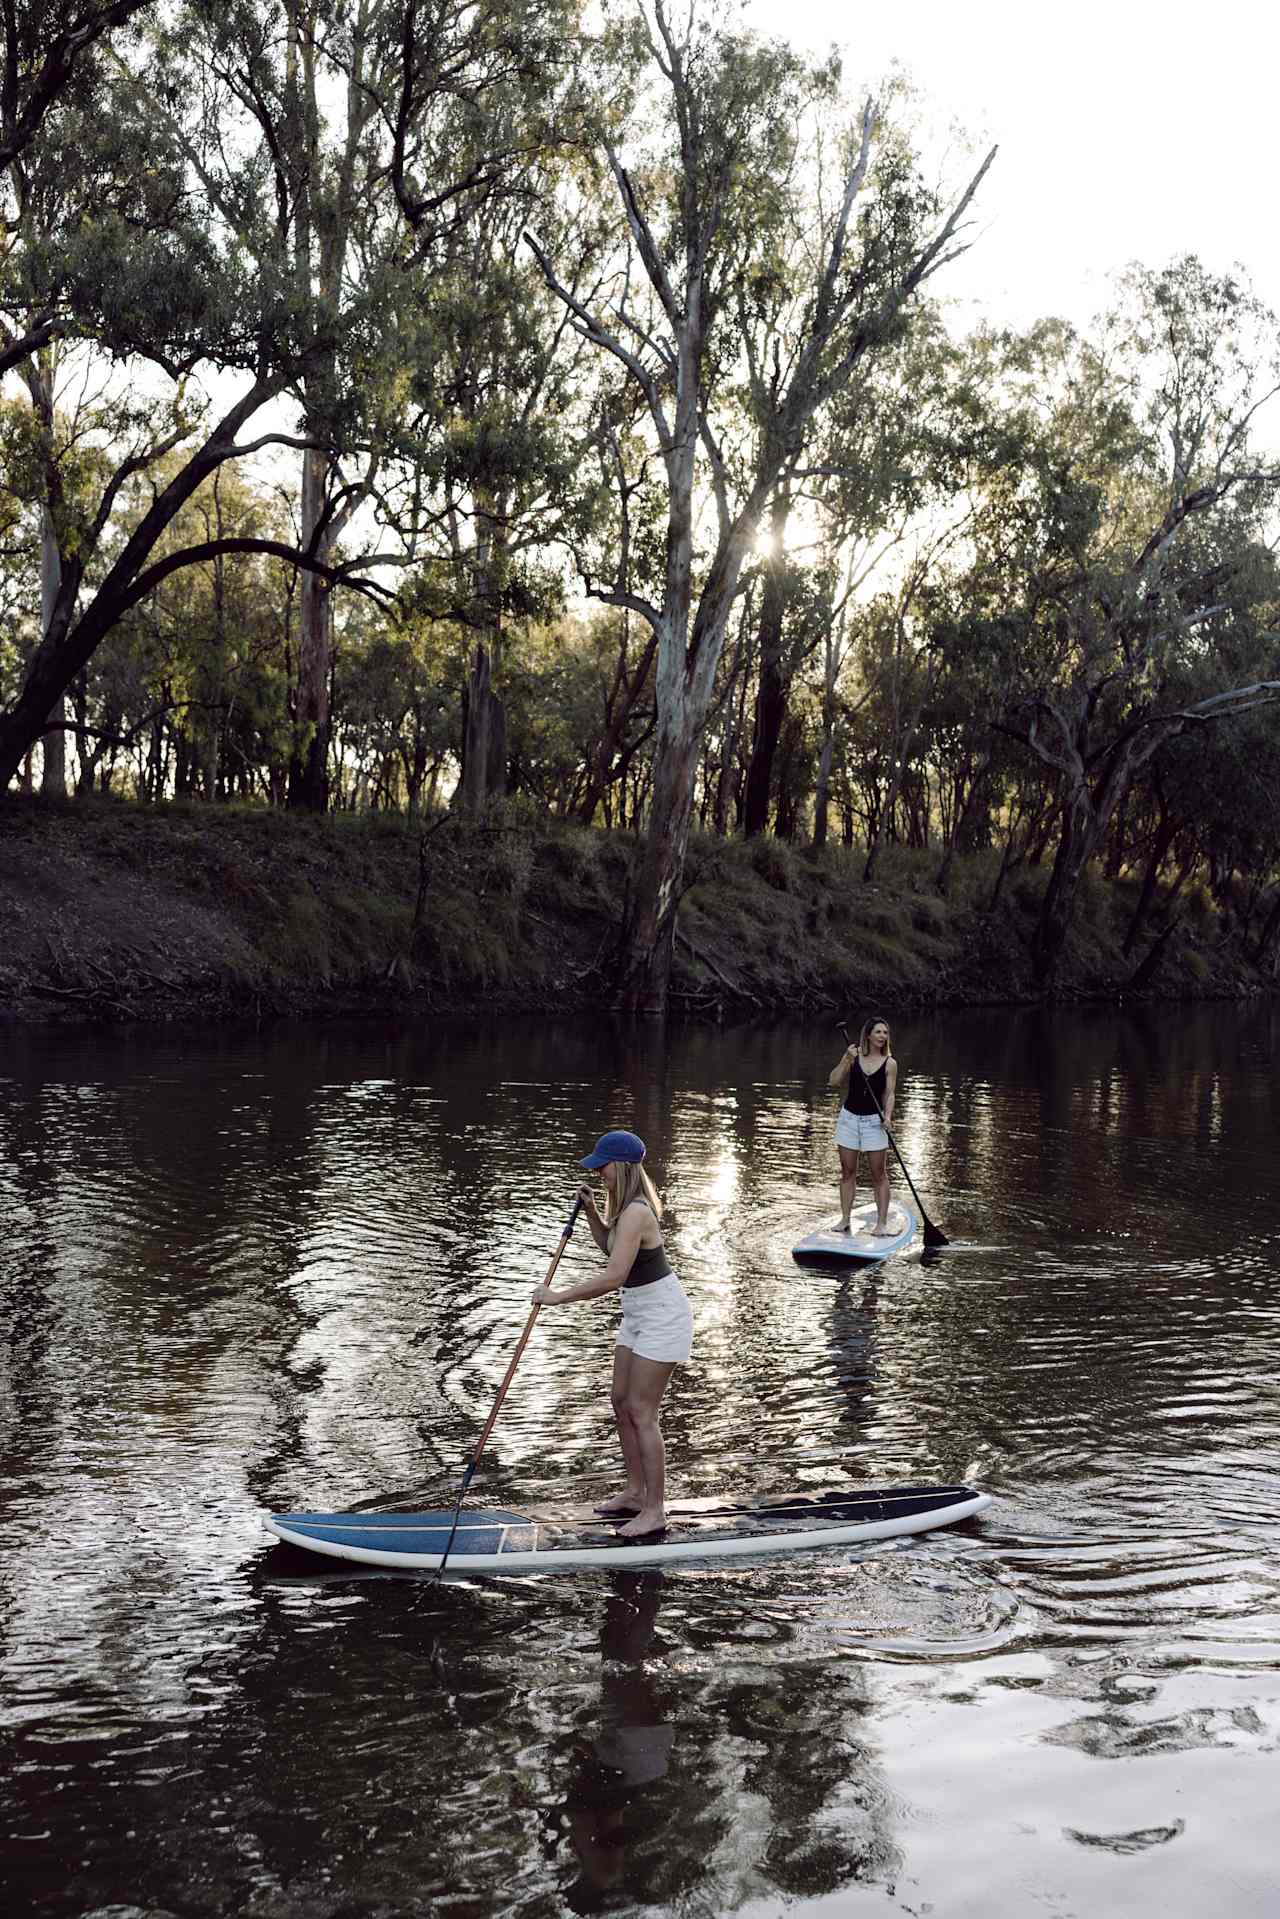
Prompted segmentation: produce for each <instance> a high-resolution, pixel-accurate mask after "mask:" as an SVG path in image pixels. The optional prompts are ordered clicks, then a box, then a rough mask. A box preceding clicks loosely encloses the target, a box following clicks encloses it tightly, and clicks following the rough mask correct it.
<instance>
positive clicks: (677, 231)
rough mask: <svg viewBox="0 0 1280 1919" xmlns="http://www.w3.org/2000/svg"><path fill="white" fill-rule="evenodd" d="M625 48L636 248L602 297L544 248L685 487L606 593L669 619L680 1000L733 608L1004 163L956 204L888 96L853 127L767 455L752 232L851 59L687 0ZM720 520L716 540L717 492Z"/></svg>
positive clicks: (661, 795) (789, 181)
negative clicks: (710, 740) (815, 464)
mask: <svg viewBox="0 0 1280 1919" xmlns="http://www.w3.org/2000/svg"><path fill="white" fill-rule="evenodd" d="M623 14H624V16H625V17H624V18H623V19H622V21H621V24H620V25H619V26H618V27H617V28H616V29H614V30H613V31H612V33H611V35H607V36H606V50H611V49H613V48H616V47H617V46H618V45H619V44H620V43H622V44H625V45H626V46H627V47H629V49H630V50H631V51H632V52H633V53H634V54H635V56H636V57H637V58H638V60H639V62H640V66H639V72H638V75H637V79H636V81H635V83H634V85H633V87H632V89H631V92H630V95H629V98H627V99H624V100H623V101H622V103H621V104H620V105H619V103H618V101H617V100H616V99H615V101H614V102H613V103H611V112H610V113H609V114H607V115H604V116H602V120H601V124H600V126H599V129H598V133H597V140H598V144H599V148H600V150H601V152H602V153H603V155H604V158H605V161H606V163H607V166H608V170H609V174H610V177H611V179H612V183H613V191H614V195H615V202H616V209H617V219H618V223H619V266H618V270H617V274H616V276H615V278H614V280H613V283H612V284H611V285H609V286H607V287H601V288H600V289H599V291H598V292H596V293H595V294H594V295H592V296H590V297H584V294H583V293H582V292H581V291H579V290H578V289H576V288H575V287H574V286H573V285H571V284H569V283H568V281H567V279H566V276H565V275H564V274H563V273H562V272H561V271H560V270H559V267H558V264H557V261H556V260H555V258H554V255H553V253H552V251H551V250H550V249H549V248H548V247H547V246H545V245H544V244H543V243H542V242H541V241H540V239H539V237H538V236H537V235H536V234H531V235H530V245H531V247H532V249H533V251H534V253H535V257H536V258H537V259H538V260H539V262H540V264H541V266H542V269H543V272H544V273H545V275H546V278H547V282H548V285H549V286H551V287H552V288H553V290H554V291H555V293H556V294H557V296H558V297H559V298H560V299H561V300H562V301H563V303H564V305H565V307H566V309H567V311H568V313H569V314H570V316H571V324H572V326H573V328H574V330H575V331H576V332H577V333H578V334H579V335H580V336H581V337H582V338H583V339H586V340H588V341H590V342H591V344H592V345H593V346H595V347H596V348H598V349H599V350H600V351H601V352H602V353H603V354H606V355H608V356H610V357H611V358H612V360H614V361H615V362H616V363H617V364H618V365H620V366H621V367H622V368H623V369H624V370H625V373H626V377H627V381H628V384H629V385H630V386H631V387H632V388H633V389H634V391H635V393H636V396H637V399H638V402H639V404H640V405H641V406H642V407H643V409H644V412H645V414H646V415H647V430H648V433H649V434H650V435H651V436H652V443H653V446H654V449H655V451H656V461H655V464H656V468H657V475H658V480H659V484H660V486H661V488H662V491H663V505H664V519H665V539H664V543H663V551H662V553H661V554H660V555H659V556H655V557H656V558H657V560H658V564H656V565H655V566H654V568H653V569H652V572H651V574H650V577H649V579H648V580H647V581H645V582H644V586H645V587H647V589H648V590H647V591H646V590H643V589H642V588H641V586H640V585H626V584H624V583H623V582H622V581H621V580H620V579H619V578H618V575H617V572H616V569H614V568H609V567H607V563H606V562H604V561H603V560H602V561H601V563H600V564H599V566H598V568H597V571H596V576H595V581H594V582H593V591H594V592H595V593H596V594H597V596H598V597H599V598H601V599H603V600H605V601H606V602H608V603H611V604H614V605H619V606H629V607H630V608H631V609H632V610H633V611H634V612H636V613H637V614H638V615H639V616H640V617H641V618H643V619H644V620H646V621H647V622H648V624H649V625H650V627H651V628H652V630H653V632H654V633H655V635H656V637H657V643H658V644H657V681H656V687H657V715H658V717H657V731H656V736H655V743H654V758H653V791H652V797H651V801H650V807H649V815H648V827H647V831H646V835H645V839H644V843H643V846H642V849H641V852H640V856H639V862H638V866H637V869H636V872H635V875H634V885H633V888H632V899H633V902H634V903H633V907H632V910H631V915H630V923H629V926H628V928H627V939H626V945H627V961H626V966H625V973H624V978H623V980H622V982H621V990H622V998H623V1001H624V1003H626V1004H629V1005H631V1006H634V1007H637V1008H642V1009H645V1010H660V1009H661V1008H663V1007H664V1006H665V1003H666V997H667V985H668V979H669V973H670V964H671V952H672V943H673V940H674V936H675V913H676V907H677V904H678V900H679V895H680V886H681V876H682V873H683V869H684V861H685V853H686V848H687V844H688V835H689V827H690V822H691V819H692V814H693V807H694V798H695V794H694V785H695V778H696V772H697V767H698V762H699V752H700V745H701V737H702V731H703V727H704V724H705V721H706V717H707V713H708V710H709V707H710V703H711V699H712V696H713V691H714V687H715V682H716V670H717V666H718V663H719V659H720V654H721V650H722V647H723V643H724V635H725V629H726V624H727V621H728V618H729V613H730V609H731V607H732V605H733V601H734V598H735V595H736V593H737V590H738V585H739V580H740V577H741V574H742V570H743V567H744V564H745V563H746V561H747V560H748V557H749V555H750V554H751V552H752V550H753V548H754V547H755V545H756V542H757V541H758V539H759V536H760V532H761V530H762V527H763V524H764V516H765V514H766V512H767V510H768V507H769V503H770V501H771V500H772V498H773V496H774V494H775V491H776V489H777V486H778V483H779V480H780V478H781V477H782V476H783V475H784V473H785V472H786V471H787V469H788V467H789V465H790V464H791V463H792V462H793V461H794V460H795V459H796V457H797V455H798V453H799V452H800V451H801V450H802V449H803V446H804V444H805V441H806V437H807V435H808V433H809V431H810V428H811V424H812V421H813V419H814V416H815V415H816V414H817V413H818V412H819V410H820V409H821V408H822V407H823V406H824V405H825V404H826V403H827V402H828V401H829V400H830V399H831V397H832V396H833V395H834V394H835V393H837V392H839V391H840V389H841V388H842V387H843V386H844V385H845V383H846V382H847V381H848V380H849V379H850V378H851V377H852V376H853V374H854V373H855V371H856V369H857V368H858V367H859V366H860V365H861V364H862V362H863V361H864V360H865V359H867V358H868V357H869V356H870V355H872V354H874V353H875V352H877V351H878V350H881V349H882V348H883V347H884V346H885V344H886V343H887V342H889V341H890V340H892V339H893V338H895V337H896V336H897V335H898V333H899V332H900V331H901V329H902V326H903V324H904V321H905V315H906V310H907V308H908V306H909V303H910V302H911V300H912V299H913V297H914V296H915V294H916V293H917V292H918V290H919V288H920V287H921V286H922V285H924V284H925V282H926V281H927V280H928V279H929V278H930V277H931V275H933V274H934V273H935V272H936V271H937V270H938V269H939V268H940V267H941V266H943V265H944V264H945V263H946V262H947V261H948V260H949V259H951V258H952V257H953V256H954V254H955V252H956V251H957V249H958V247H959V246H960V245H961V244H962V243H961V242H960V241H959V240H958V233H959V229H960V226H961V222H962V219H963V215H964V211H965V209H966V208H967V206H968V205H969V202H970V201H971V199H972V197H973V195H974V193H975V192H976V190H977V187H978V184H979V181H980V179H981V177H982V173H983V172H985V170H986V166H987V165H988V164H989V162H990V156H988V160H987V161H986V162H984V164H983V167H982V168H981V169H979V171H978V173H977V174H976V175H975V176H974V178H973V179H972V180H971V181H970V182H969V184H968V186H967V187H966V188H965V190H964V191H963V193H962V194H961V195H960V196H959V198H958V199H957V201H956V203H955V204H954V205H953V206H952V208H951V210H950V212H948V213H944V212H942V211H941V210H940V208H939V205H938V203H937V201H936V199H935V198H934V196H933V195H931V194H930V193H929V192H928V191H926V189H925V188H924V187H923V185H922V184H921V182H920V180H919V178H918V177H917V175H916V174H915V171H914V169H913V167H912V165H911V162H910V158H909V156H908V155H907V154H906V153H905V152H904V150H903V148H902V146H901V144H900V143H897V142H894V141H893V140H891V139H888V138H886V137H885V135H884V133H883V130H882V129H881V126H880V121H879V117H878V115H877V112H876V110H875V108H874V106H873V105H872V104H871V103H868V104H867V106H866V107H865V108H864V110H863V111H862V113H861V114H860V115H859V116H857V117H856V118H855V120H854V121H853V123H852V125H851V126H849V127H848V128H847V129H846V130H845V131H844V133H843V135H842V149H841V167H840V170H839V171H840V179H839V185H838V187H837V188H836V189H835V190H834V192H832V193H831V195H830V197H829V198H826V197H823V196H821V195H818V196H814V197H813V198H812V199H811V201H810V216H809V240H810V245H809V251H808V260H807V278H806V283H805V298H804V299H803V301H802V302H801V303H800V307H799V311H798V312H797V314H796V316H795V322H794V330H793V331H792V332H791V333H790V334H789V335H788V336H787V337H785V338H782V337H780V338H779V339H778V342H777V356H776V363H775V370H774V371H771V372H770V376H769V378H768V380H767V382H766V383H765V386H764V388H763V389H762V390H761V391H760V392H759V394H758V395H757V396H756V406H757V416H756V422H755V425H754V431H753V435H752V446H751V450H750V454H749V457H748V458H747V459H746V460H745V461H744V462H743V463H742V465H741V467H740V468H739V466H738V463H737V462H736V461H734V460H733V458H732V457H731V456H730V453H729V450H728V448H727V446H726V444H725V436H726V433H727V431H729V430H730V429H731V428H732V424H733V421H734V419H735V417H736V408H737V399H738V395H737V392H736V389H737V388H738V386H739V385H740V375H741V362H740V356H739V350H738V341H737V337H736V327H735V321H736V316H737V313H738V303H739V295H740V293H741V290H742V288H743V286H744V282H746V281H748V280H749V279H750V276H751V275H752V274H753V273H755V272H757V271H759V270H761V269H762V268H764V269H765V270H767V269H768V266H769V264H770V263H769V262H768V261H766V260H763V259H762V258H761V256H760V254H759V253H758V252H757V250H756V248H755V246H754V244H753V239H752V236H753V234H754V233H755V232H756V231H757V229H758V227H760V226H761V225H763V228H764V230H765V231H767V229H768V226H769V221H768V218H767V209H768V208H769V207H770V206H771V205H772V204H773V203H775V202H776V201H777V200H778V199H779V197H782V196H787V195H791V194H796V195H798V194H800V193H801V191H802V187H801V183H800V180H799V179H798V173H799V170H800V166H801V159H802V156H803V155H804V153H805V151H806V150H807V147H808V145H809V144H810V143H811V141H812V138H813V129H814V127H815V125H816V124H817V123H818V122H819V121H821V120H823V119H824V118H827V117H830V116H832V115H834V114H836V113H838V112H839V108H838V105H837V101H836V92H835V74H834V72H833V69H832V68H831V67H830V66H829V65H827V66H823V67H819V68H814V67H811V66H809V65H808V64H807V63H806V62H805V61H804V60H802V59H801V58H800V57H799V56H798V55H797V54H795V53H794V52H792V51H791V50H789V49H787V48H785V47H781V46H778V45H768V44H765V43H764V42H762V41H760V40H759V39H757V38H756V37H755V36H754V35H752V34H749V33H746V32H744V31H742V30H741V28H740V27H738V26H737V25H736V24H735V22H734V21H733V19H732V18H729V19H725V18H722V17H720V16H718V15H710V16H707V17H699V16H698V15H697V14H696V13H695V12H694V11H693V10H691V11H690V14H689V17H688V18H687V19H686V20H685V21H684V22H683V23H681V24H676V23H675V21H674V20H673V18H672V15H671V12H670V11H669V9H668V6H667V4H666V0H652V4H651V5H649V6H647V7H646V6H643V5H638V6H633V7H628V8H625V9H623ZM704 489H705V493H706V495H707V497H708V498H709V501H710V512H711V515H712V524H711V526H710V528H709V530H708V531H707V533H706V537H705V550H703V547H702V542H701V541H700V539H699V508H700V505H701V498H702V493H703V490H704Z"/></svg>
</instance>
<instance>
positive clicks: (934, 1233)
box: [836, 1019, 951, 1246]
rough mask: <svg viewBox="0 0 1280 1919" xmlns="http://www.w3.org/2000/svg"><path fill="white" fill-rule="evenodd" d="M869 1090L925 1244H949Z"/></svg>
mask: <svg viewBox="0 0 1280 1919" xmlns="http://www.w3.org/2000/svg"><path fill="white" fill-rule="evenodd" d="M836 1025H837V1027H838V1028H839V1030H840V1031H841V1032H842V1033H843V1034H844V1041H845V1045H846V1046H852V1045H853V1041H852V1040H851V1039H850V1038H849V1028H848V1027H847V1026H846V1025H845V1023H844V1021H843V1020H842V1019H838V1020H837V1021H836ZM867 1091H868V1092H869V1093H871V1104H872V1105H873V1106H874V1107H875V1109H876V1111H877V1113H880V1124H881V1125H882V1126H883V1127H884V1130H885V1132H886V1133H888V1134H889V1144H890V1146H892V1148H893V1156H894V1158H895V1159H896V1160H897V1162H898V1164H899V1166H901V1168H902V1176H903V1178H904V1179H905V1180H906V1182H907V1185H908V1186H910V1188H911V1197H912V1198H913V1199H914V1200H915V1203H916V1205H917V1206H918V1207H919V1208H920V1219H921V1222H922V1224H923V1226H924V1243H925V1245H926V1246H949V1245H950V1244H951V1241H950V1240H949V1239H948V1238H947V1236H946V1234H945V1233H944V1232H942V1231H941V1230H940V1228H939V1227H937V1226H935V1225H934V1223H933V1221H932V1220H931V1219H930V1217H929V1215H928V1213H926V1212H925V1210H924V1201H923V1200H922V1199H921V1197H920V1195H919V1193H918V1192H917V1191H916V1189H915V1183H914V1181H913V1180H912V1178H911V1175H910V1173H909V1172H908V1171H907V1162H906V1160H905V1159H903V1157H902V1154H901V1153H900V1152H899V1151H898V1142H897V1140H896V1139H895V1138H894V1137H893V1134H892V1133H891V1132H890V1131H889V1124H888V1121H887V1120H886V1119H885V1116H884V1114H883V1113H881V1112H880V1102H879V1100H878V1099H877V1098H876V1096H875V1094H874V1092H872V1091H871V1087H870V1085H868V1087H867Z"/></svg>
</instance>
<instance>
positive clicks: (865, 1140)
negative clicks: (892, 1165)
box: [836, 1106, 889, 1153]
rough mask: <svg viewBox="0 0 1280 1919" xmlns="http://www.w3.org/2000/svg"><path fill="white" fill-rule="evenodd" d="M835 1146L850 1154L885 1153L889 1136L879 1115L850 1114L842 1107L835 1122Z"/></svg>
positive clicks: (846, 1108)
mask: <svg viewBox="0 0 1280 1919" xmlns="http://www.w3.org/2000/svg"><path fill="white" fill-rule="evenodd" d="M836 1145H837V1146H844V1147H846V1148H847V1150H848V1151H849V1152H851V1153H887V1152H888V1150H889V1135H888V1134H887V1133H886V1132H885V1130H884V1125H883V1123H882V1121H881V1118H880V1115H879V1113H851V1112H850V1111H849V1109H848V1107H847V1106H842V1107H841V1108H840V1117H839V1119H838V1120H837V1121H836Z"/></svg>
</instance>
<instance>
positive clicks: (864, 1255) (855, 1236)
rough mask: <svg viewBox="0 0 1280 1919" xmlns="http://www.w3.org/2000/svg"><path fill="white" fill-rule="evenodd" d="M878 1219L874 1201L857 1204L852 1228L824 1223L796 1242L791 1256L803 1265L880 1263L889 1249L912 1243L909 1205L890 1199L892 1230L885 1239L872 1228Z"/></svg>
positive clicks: (913, 1218) (888, 1220) (887, 1220)
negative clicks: (901, 1204) (844, 1231)
mask: <svg viewBox="0 0 1280 1919" xmlns="http://www.w3.org/2000/svg"><path fill="white" fill-rule="evenodd" d="M875 1223H876V1209H875V1202H874V1201H872V1202H871V1203H870V1204H869V1205H866V1206H855V1207H854V1209H853V1211H852V1212H851V1213H850V1215H849V1225H850V1227H851V1229H852V1230H851V1231H850V1232H847V1233H840V1232H837V1231H836V1230H835V1228H834V1227H832V1226H824V1227H821V1228H820V1229H819V1230H818V1231H817V1232H816V1233H810V1234H809V1236H808V1238H807V1239H802V1240H801V1241H800V1243H799V1245H798V1246H793V1247H792V1248H791V1257H792V1259H794V1260H795V1261H796V1262H797V1263H798V1264H799V1265H801V1266H877V1265H879V1263H880V1261H881V1260H882V1259H888V1257H889V1255H890V1253H898V1252H901V1251H902V1248H903V1247H904V1246H909V1245H910V1244H911V1241H912V1240H913V1239H914V1238H915V1236H916V1216H915V1214H914V1213H913V1212H912V1210H911V1208H910V1207H909V1206H900V1205H899V1204H898V1202H897V1201H896V1200H891V1201H890V1203H889V1211H888V1213H887V1214H886V1216H885V1225H886V1226H887V1227H888V1228H889V1231H888V1234H887V1235H886V1236H885V1237H884V1238H883V1239H881V1238H878V1237H877V1236H876V1235H875V1234H874V1233H873V1232H872V1231H871V1228H872V1227H873V1226H874V1225H875Z"/></svg>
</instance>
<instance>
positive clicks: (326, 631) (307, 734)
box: [289, 448, 333, 813]
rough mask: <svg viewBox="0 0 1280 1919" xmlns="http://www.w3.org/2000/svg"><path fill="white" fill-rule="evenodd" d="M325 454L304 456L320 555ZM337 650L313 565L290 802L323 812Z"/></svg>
mask: <svg viewBox="0 0 1280 1919" xmlns="http://www.w3.org/2000/svg"><path fill="white" fill-rule="evenodd" d="M326 465H327V461H326V456H325V455H324V454H323V453H320V452H317V451H316V450H315V449H314V448H308V450H307V451H306V452H305V453H304V454H303V456H302V510H301V515H300V539H299V544H300V545H301V546H302V547H303V548H304V549H305V548H307V547H309V546H311V544H312V542H313V541H314V542H315V551H316V557H317V559H321V560H326V561H327V560H328V559H329V558H330V555H331V552H332V548H331V546H330V544H329V541H328V540H327V539H326V538H325V537H324V535H323V534H322V535H321V536H320V538H319V539H318V540H317V539H316V530H317V528H318V527H319V525H320V521H321V516H322V514H323V512H324V492H325V472H326ZM332 656H333V608H332V604H331V600H330V595H329V588H328V585H327V583H326V582H325V581H324V580H322V579H321V578H320V576H319V574H317V573H312V572H310V571H308V572H305V573H304V574H303V575H302V578H301V580H300V581H299V582H298V689H297V694H296V697H295V700H294V709H293V750H292V753H291V755H290V760H289V805H290V806H291V807H300V808H303V809H305V810H306V811H308V812H311V813H323V812H324V810H325V808H326V806H327V805H328V803H329V735H330V712H329V669H330V666H331V664H332Z"/></svg>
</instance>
